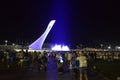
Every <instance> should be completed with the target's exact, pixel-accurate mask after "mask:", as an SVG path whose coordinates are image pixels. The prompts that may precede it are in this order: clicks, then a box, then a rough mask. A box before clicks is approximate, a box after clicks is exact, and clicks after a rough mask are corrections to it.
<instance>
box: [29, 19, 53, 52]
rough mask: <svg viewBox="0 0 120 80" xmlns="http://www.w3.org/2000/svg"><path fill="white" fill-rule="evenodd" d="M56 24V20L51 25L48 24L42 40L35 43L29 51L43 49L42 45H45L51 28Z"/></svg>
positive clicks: (39, 39)
mask: <svg viewBox="0 0 120 80" xmlns="http://www.w3.org/2000/svg"><path fill="white" fill-rule="evenodd" d="M54 23H55V20H52V21H50V23H49V24H48V27H47V29H46V30H45V32H44V33H43V34H42V36H41V37H40V38H38V39H37V40H36V41H35V42H33V43H32V44H31V45H30V46H29V49H33V50H40V49H42V45H43V43H44V41H45V39H46V37H47V35H48V33H49V32H50V30H51V28H52V27H53V25H54Z"/></svg>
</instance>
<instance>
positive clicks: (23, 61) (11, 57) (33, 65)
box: [0, 50, 98, 80]
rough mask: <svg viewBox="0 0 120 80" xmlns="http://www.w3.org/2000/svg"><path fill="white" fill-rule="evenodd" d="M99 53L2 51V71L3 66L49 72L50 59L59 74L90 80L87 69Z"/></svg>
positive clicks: (0, 62)
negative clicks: (66, 73) (55, 65)
mask: <svg viewBox="0 0 120 80" xmlns="http://www.w3.org/2000/svg"><path fill="white" fill-rule="evenodd" d="M97 56H98V54H97V53H95V52H94V53H86V52H85V51H47V52H46V51H43V52H36V51H34V52H28V50H26V51H23V50H21V51H19V52H16V51H10V50H4V51H0V71H3V70H2V69H3V68H1V65H5V66H6V68H8V69H9V68H11V67H12V66H13V65H14V67H13V69H12V70H18V68H19V69H20V68H25V69H28V68H30V69H31V70H33V69H38V70H39V71H47V66H48V64H49V58H52V59H53V60H54V62H56V63H57V68H58V69H57V70H58V73H65V72H68V71H69V72H70V73H71V74H72V75H73V76H75V77H76V78H77V75H78V74H80V75H79V76H80V80H83V77H84V78H85V80H88V75H87V69H88V62H89V61H91V60H95V59H97Z"/></svg>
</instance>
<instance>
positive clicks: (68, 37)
mask: <svg viewBox="0 0 120 80" xmlns="http://www.w3.org/2000/svg"><path fill="white" fill-rule="evenodd" d="M119 10H120V7H119V2H115V1H113V0H16V1H14V0H3V1H0V41H1V43H4V40H8V41H10V42H15V43H16V42H17V43H18V42H19V43H21V42H24V43H25V42H29V43H30V42H33V41H34V40H36V39H37V38H38V37H40V35H42V33H43V32H44V31H45V29H46V27H47V25H48V23H49V21H50V20H52V19H55V20H56V23H55V25H54V26H53V28H52V29H51V32H50V33H49V35H48V36H47V39H46V41H45V42H46V43H62V44H63V43H65V44H88V45H89V44H90V45H95V44H101V43H104V44H117V43H120V36H119V34H120V32H119V30H120V28H119V27H120V11H119Z"/></svg>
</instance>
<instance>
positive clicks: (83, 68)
mask: <svg viewBox="0 0 120 80" xmlns="http://www.w3.org/2000/svg"><path fill="white" fill-rule="evenodd" d="M77 60H79V70H80V80H83V76H84V78H85V80H88V75H87V57H86V56H85V54H84V53H83V52H82V53H79V55H78V57H77Z"/></svg>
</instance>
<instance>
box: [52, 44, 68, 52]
mask: <svg viewBox="0 0 120 80" xmlns="http://www.w3.org/2000/svg"><path fill="white" fill-rule="evenodd" d="M52 50H55V51H70V49H69V47H68V46H65V45H63V46H62V45H55V46H54V47H52Z"/></svg>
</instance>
